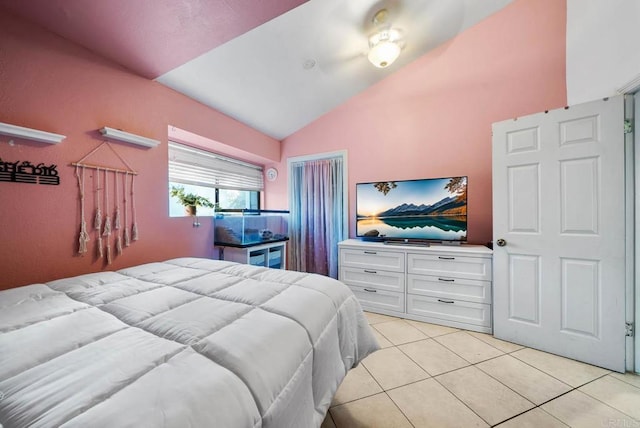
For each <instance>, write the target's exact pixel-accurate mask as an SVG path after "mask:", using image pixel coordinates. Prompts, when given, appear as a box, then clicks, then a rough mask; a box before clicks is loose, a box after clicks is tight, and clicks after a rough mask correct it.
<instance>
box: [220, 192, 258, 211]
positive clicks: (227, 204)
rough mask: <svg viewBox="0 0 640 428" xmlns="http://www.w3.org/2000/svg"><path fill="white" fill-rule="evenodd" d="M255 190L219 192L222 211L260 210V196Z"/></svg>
mask: <svg viewBox="0 0 640 428" xmlns="http://www.w3.org/2000/svg"><path fill="white" fill-rule="evenodd" d="M259 194H260V193H259V192H256V191H253V190H231V189H220V190H218V198H219V202H220V208H221V209H254V210H257V209H258V208H259V205H258V199H259V198H258V195H259Z"/></svg>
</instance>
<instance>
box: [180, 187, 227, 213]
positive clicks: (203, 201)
mask: <svg viewBox="0 0 640 428" xmlns="http://www.w3.org/2000/svg"><path fill="white" fill-rule="evenodd" d="M169 194H170V195H171V196H172V197H174V198H178V201H180V203H181V204H182V205H184V207H185V213H186V214H188V215H190V216H195V215H196V212H197V207H206V208H214V207H215V206H216V204H214V203H212V202H211V201H210V200H209V199H207V198H205V197H204V196H199V195H196V194H195V193H185V191H184V187H181V186H171V192H170V193H169Z"/></svg>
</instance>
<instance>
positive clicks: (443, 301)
mask: <svg viewBox="0 0 640 428" xmlns="http://www.w3.org/2000/svg"><path fill="white" fill-rule="evenodd" d="M438 302H440V303H454V301H453V300H442V299H438Z"/></svg>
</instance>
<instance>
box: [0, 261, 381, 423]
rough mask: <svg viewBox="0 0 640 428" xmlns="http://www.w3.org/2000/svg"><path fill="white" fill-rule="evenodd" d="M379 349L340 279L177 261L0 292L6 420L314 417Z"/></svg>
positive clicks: (0, 408)
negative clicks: (348, 375) (346, 378)
mask: <svg viewBox="0 0 640 428" xmlns="http://www.w3.org/2000/svg"><path fill="white" fill-rule="evenodd" d="M377 348H378V345H377V342H376V340H375V338H374V337H373V335H372V333H371V330H370V328H369V326H368V323H367V321H366V318H365V317H364V315H363V313H362V310H361V308H360V305H359V304H358V301H357V300H356V299H355V297H354V296H353V294H352V293H351V292H350V291H349V289H348V288H347V287H346V286H345V285H344V284H342V283H340V282H339V281H336V280H333V279H331V278H327V277H323V276H319V275H314V274H306V273H300V272H293V271H285V270H277V269H268V268H261V267H255V266H250V265H243V264H237V263H233V262H225V261H219V260H208V259H197V258H180V259H173V260H168V261H166V262H159V263H150V264H144V265H140V266H135V267H131V268H127V269H123V270H120V271H117V272H100V273H95V274H88V275H82V276H78V277H74V278H65V279H61V280H57V281H53V282H49V283H46V284H33V285H28V286H24V287H18V288H14V289H10V290H5V291H1V292H0V427H4V428H9V427H25V426H32V427H51V426H63V427H87V426H91V427H103V426H110V427H115V426H117V427H221V428H235V427H265V428H266V427H277V428H286V427H295V428H307V427H319V426H320V425H321V423H322V421H323V419H324V417H325V414H326V411H327V409H328V407H329V405H330V403H331V400H332V397H333V395H334V393H335V391H336V389H337V388H338V386H339V385H340V382H341V381H342V379H343V378H344V376H345V375H346V372H347V371H348V370H349V369H350V368H352V367H354V366H355V365H357V364H358V362H359V361H360V360H361V359H363V358H364V357H365V356H367V355H368V354H370V353H371V352H373V351H375V350H376V349H377Z"/></svg>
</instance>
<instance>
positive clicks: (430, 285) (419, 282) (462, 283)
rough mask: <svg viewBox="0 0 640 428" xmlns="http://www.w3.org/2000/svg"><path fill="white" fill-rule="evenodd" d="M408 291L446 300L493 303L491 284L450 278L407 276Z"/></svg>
mask: <svg viewBox="0 0 640 428" xmlns="http://www.w3.org/2000/svg"><path fill="white" fill-rule="evenodd" d="M407 291H408V292H409V293H412V294H421V295H426V296H433V297H443V298H446V299H454V300H458V299H459V300H466V301H468V302H477V303H491V282H489V281H477V280H475V279H460V278H452V277H448V276H426V275H413V274H409V275H408V276H407Z"/></svg>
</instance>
